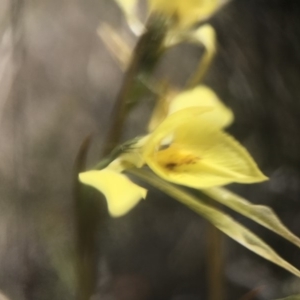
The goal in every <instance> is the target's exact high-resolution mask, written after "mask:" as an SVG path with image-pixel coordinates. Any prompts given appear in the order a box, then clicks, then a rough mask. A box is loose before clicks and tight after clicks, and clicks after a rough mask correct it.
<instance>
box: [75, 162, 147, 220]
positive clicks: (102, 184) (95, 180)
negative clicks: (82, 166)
mask: <svg viewBox="0 0 300 300" xmlns="http://www.w3.org/2000/svg"><path fill="white" fill-rule="evenodd" d="M79 180H80V181H81V182H82V183H84V184H86V185H90V186H92V187H94V188H96V189H97V190H99V191H100V192H101V193H103V194H104V196H105V197H106V200H107V206H108V211H109V213H110V215H111V216H112V217H120V216H123V215H125V214H126V213H127V212H129V211H130V210H131V209H132V208H133V207H134V206H135V205H137V204H138V203H139V201H140V200H141V199H142V198H144V199H145V198H146V195H147V190H146V189H144V188H142V187H140V186H138V185H136V184H135V183H133V182H132V181H130V180H129V179H128V178H127V177H126V176H125V175H123V174H120V173H118V172H115V171H113V170H109V169H107V168H106V169H103V170H101V171H94V170H93V171H87V172H83V173H80V174H79Z"/></svg>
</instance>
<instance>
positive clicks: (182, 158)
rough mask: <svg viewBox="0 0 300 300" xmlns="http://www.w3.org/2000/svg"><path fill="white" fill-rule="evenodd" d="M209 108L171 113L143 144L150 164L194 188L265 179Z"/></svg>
mask: <svg viewBox="0 0 300 300" xmlns="http://www.w3.org/2000/svg"><path fill="white" fill-rule="evenodd" d="M208 112H209V108H197V107H192V108H186V109H182V110H180V111H178V112H176V113H174V114H172V115H170V116H169V117H168V118H167V119H166V120H165V121H164V122H163V123H162V124H161V125H160V126H159V127H158V128H157V129H156V130H155V131H154V132H153V134H152V135H151V137H150V138H149V140H148V142H147V143H146V145H145V146H144V158H145V161H146V162H147V164H148V165H149V167H150V168H151V169H152V170H153V171H154V172H155V173H157V174H158V175H159V176H161V177H162V178H164V179H166V180H168V181H171V182H174V183H177V184H182V185H186V186H189V187H194V188H207V187H211V186H219V185H224V184H228V183H231V182H241V183H253V182H259V181H264V180H266V179H267V178H266V177H265V176H264V175H263V174H262V173H261V172H260V170H259V169H258V167H257V165H256V164H255V162H254V161H253V159H252V158H251V156H250V155H249V154H248V152H247V151H246V149H245V148H244V147H242V146H241V145H240V144H239V143H238V142H237V141H236V140H234V139H233V138H232V137H231V136H229V135H228V134H226V133H224V132H222V131H221V130H220V129H219V126H218V124H215V123H214V122H213V121H212V120H211V119H210V118H207V117H206V116H205V115H206V114H207V113H208ZM166 141H167V142H166Z"/></svg>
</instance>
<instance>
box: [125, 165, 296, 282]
mask: <svg viewBox="0 0 300 300" xmlns="http://www.w3.org/2000/svg"><path fill="white" fill-rule="evenodd" d="M130 173H132V174H133V175H135V176H138V177H139V178H141V179H142V180H144V181H146V182H148V183H149V184H151V185H152V186H153V187H155V188H157V189H159V190H161V191H163V192H164V193H166V194H167V195H169V196H171V197H173V198H174V199H176V200H177V201H179V202H181V203H183V204H184V205H186V206H187V207H189V208H190V209H192V210H193V211H195V212H196V213H198V214H199V215H201V216H202V217H203V218H205V219H206V220H208V221H209V222H211V223H212V224H213V225H214V226H215V227H217V228H218V229H219V230H221V231H222V232H223V233H225V234H227V235H228V236H229V237H231V238H232V239H233V240H235V241H236V242H238V243H240V244H241V245H243V246H244V247H246V248H248V249H249V250H251V251H252V252H254V253H256V254H258V255H260V256H262V257H263V258H265V259H267V260H269V261H271V262H273V263H274V264H276V265H278V266H280V267H282V268H284V269H286V270H287V271H289V272H291V273H292V274H294V275H296V276H298V277H300V271H299V270H298V269H296V268H295V267H294V266H292V265H291V264H290V263H288V262H287V261H285V260H284V259H283V258H281V257H280V256H279V255H278V254H277V253H276V252H275V251H274V250H273V249H272V248H271V247H269V246H268V245H267V244H266V243H265V242H264V241H263V240H261V239H260V238H259V237H257V236H256V235H255V234H253V233H252V232H251V231H250V230H249V229H247V228H245V227H244V226H242V225H241V224H239V223H238V222H236V221H235V220H233V219H232V218H231V217H230V216H228V215H226V214H225V213H223V212H221V211H219V210H217V209H216V208H214V207H212V206H210V205H208V204H206V203H205V201H203V200H201V199H199V198H198V197H195V196H193V195H190V194H189V193H188V192H186V191H184V190H182V189H181V188H180V187H177V186H174V185H172V184H170V183H168V182H166V181H163V180H161V179H160V178H158V177H157V176H155V175H154V174H152V173H150V172H149V171H146V170H140V169H139V170H137V169H132V170H131V171H130Z"/></svg>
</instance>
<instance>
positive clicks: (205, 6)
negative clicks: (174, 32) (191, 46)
mask: <svg viewBox="0 0 300 300" xmlns="http://www.w3.org/2000/svg"><path fill="white" fill-rule="evenodd" d="M148 2H149V7H150V11H153V12H156V13H161V14H164V15H166V16H168V17H170V18H173V20H174V22H176V25H179V26H180V27H188V26H191V25H192V24H194V23H196V22H198V21H200V20H203V19H206V18H207V17H209V16H210V15H211V14H212V13H214V12H215V10H216V9H218V8H219V6H220V5H221V4H222V2H224V1H220V0H148Z"/></svg>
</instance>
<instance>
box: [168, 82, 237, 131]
mask: <svg viewBox="0 0 300 300" xmlns="http://www.w3.org/2000/svg"><path fill="white" fill-rule="evenodd" d="M193 106H198V107H199V106H203V107H211V108H213V109H212V110H211V111H209V112H207V113H206V114H205V115H203V117H205V118H209V119H211V121H212V122H213V123H215V124H219V125H220V127H226V126H228V125H230V124H231V123H232V122H233V118H234V117H233V113H232V111H231V110H230V109H229V108H227V107H226V106H225V105H224V104H223V103H222V102H221V100H220V99H219V98H218V96H217V95H216V94H215V93H214V91H213V90H212V89H210V88H209V87H207V86H205V85H200V86H198V87H196V88H194V89H192V90H188V91H185V92H182V93H180V94H178V96H176V97H175V98H174V99H173V100H172V102H171V104H170V108H169V114H172V113H174V112H176V111H179V110H181V109H184V108H188V107H193Z"/></svg>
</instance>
